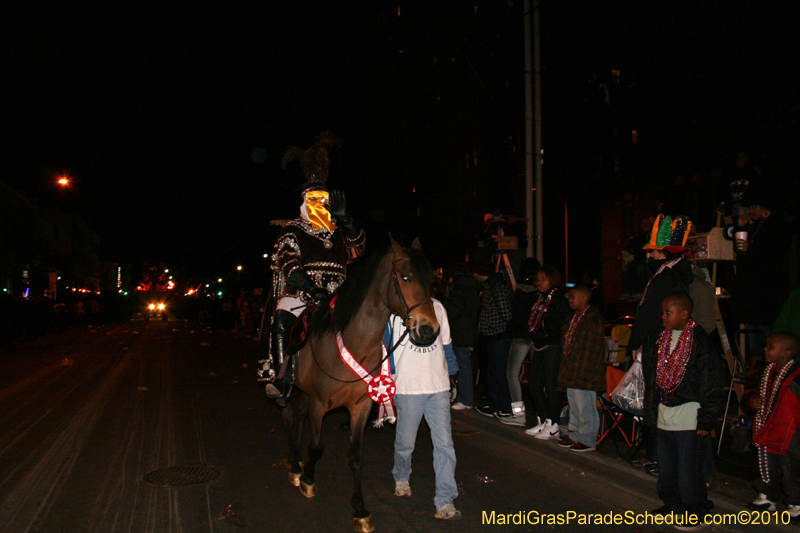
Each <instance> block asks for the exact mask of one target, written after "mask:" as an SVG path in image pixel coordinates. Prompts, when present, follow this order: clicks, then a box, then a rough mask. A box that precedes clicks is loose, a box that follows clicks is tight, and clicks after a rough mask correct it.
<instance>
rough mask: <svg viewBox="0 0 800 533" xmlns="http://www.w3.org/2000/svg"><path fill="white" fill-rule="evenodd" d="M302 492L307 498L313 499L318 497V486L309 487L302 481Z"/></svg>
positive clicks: (313, 484) (314, 484)
mask: <svg viewBox="0 0 800 533" xmlns="http://www.w3.org/2000/svg"><path fill="white" fill-rule="evenodd" d="M300 492H301V493H302V494H303V496H305V497H306V498H313V497H314V496H316V495H317V484H316V483H312V484H311V485H307V484H306V483H303V482H302V481H300Z"/></svg>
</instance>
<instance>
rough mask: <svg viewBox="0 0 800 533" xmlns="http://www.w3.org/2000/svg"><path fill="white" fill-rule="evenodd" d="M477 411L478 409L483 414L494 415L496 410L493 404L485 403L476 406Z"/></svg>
mask: <svg viewBox="0 0 800 533" xmlns="http://www.w3.org/2000/svg"><path fill="white" fill-rule="evenodd" d="M475 410H476V411H478V412H479V413H480V414H482V415H483V416H491V417H493V416H494V413H495V410H494V409H492V406H491V405H484V406H483V407H476V408H475Z"/></svg>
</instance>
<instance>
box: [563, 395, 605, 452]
mask: <svg viewBox="0 0 800 533" xmlns="http://www.w3.org/2000/svg"><path fill="white" fill-rule="evenodd" d="M567 401H568V402H569V438H570V439H572V441H573V442H580V443H581V444H585V445H586V446H588V447H589V448H596V447H597V430H598V429H600V415H599V414H598V412H597V393H596V392H595V391H593V390H583V389H567Z"/></svg>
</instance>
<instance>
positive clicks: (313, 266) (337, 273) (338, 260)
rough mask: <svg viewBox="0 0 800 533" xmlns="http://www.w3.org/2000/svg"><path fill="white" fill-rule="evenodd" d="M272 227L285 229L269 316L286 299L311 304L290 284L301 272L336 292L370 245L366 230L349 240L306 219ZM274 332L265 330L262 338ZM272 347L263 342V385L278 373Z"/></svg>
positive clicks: (277, 247)
mask: <svg viewBox="0 0 800 533" xmlns="http://www.w3.org/2000/svg"><path fill="white" fill-rule="evenodd" d="M272 224H273V225H276V226H281V227H282V229H281V231H280V233H279V234H278V238H277V240H276V242H275V248H274V250H273V253H272V291H271V293H270V305H268V307H267V309H266V310H265V312H268V313H269V316H271V315H272V313H273V311H274V310H275V307H276V306H277V304H278V302H280V301H281V300H282V299H284V298H287V297H288V298H295V299H297V300H300V301H301V302H302V303H305V304H307V303H309V302H310V301H311V298H310V296H309V295H308V294H307V293H305V292H303V291H301V290H298V289H293V288H292V287H290V286H289V284H288V283H287V280H288V279H289V277H290V276H291V275H292V272H294V271H295V270H297V269H303V270H304V271H305V272H306V273H307V274H308V275H309V276H310V277H311V279H312V280H313V281H314V284H315V285H316V286H317V287H320V288H322V289H324V290H325V291H327V292H328V293H334V292H336V289H338V288H339V286H340V285H341V284H342V283H343V282H344V280H345V277H346V274H345V271H346V268H347V264H348V263H349V262H350V261H352V260H353V259H354V258H356V257H358V256H359V255H360V254H361V252H362V251H363V249H364V243H365V241H366V237H365V235H364V231H363V230H361V231H359V233H358V234H357V235H356V236H355V237H349V236H347V235H345V231H344V230H343V229H341V228H337V229H335V230H334V231H333V232H328V231H327V230H325V229H324V228H320V229H314V228H312V226H311V224H310V223H309V222H308V221H306V220H304V219H303V217H300V218H296V219H294V220H276V221H273V222H272ZM270 330H271V328H264V331H263V333H262V335H263V334H267V333H268V332H269V331H270ZM269 342H270V343H271V340H270V341H269ZM268 346H269V345H268V344H267V343H265V342H262V351H261V358H260V360H259V365H260V370H259V372H258V380H259V381H270V380H272V379H274V377H275V371H276V370H275V369H273V368H270V358H269V357H268V356H267V354H268V353H269V352H268Z"/></svg>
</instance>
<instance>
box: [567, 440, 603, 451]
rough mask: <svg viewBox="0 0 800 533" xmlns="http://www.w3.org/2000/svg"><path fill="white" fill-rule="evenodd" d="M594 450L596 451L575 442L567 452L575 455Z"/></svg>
mask: <svg viewBox="0 0 800 533" xmlns="http://www.w3.org/2000/svg"><path fill="white" fill-rule="evenodd" d="M596 449H597V448H590V447H589V446H587V445H585V444H584V443H582V442H576V443H575V444H573V445H572V446H571V447H570V449H569V451H571V452H577V453H583V452H593V451H595V450H596Z"/></svg>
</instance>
